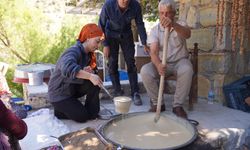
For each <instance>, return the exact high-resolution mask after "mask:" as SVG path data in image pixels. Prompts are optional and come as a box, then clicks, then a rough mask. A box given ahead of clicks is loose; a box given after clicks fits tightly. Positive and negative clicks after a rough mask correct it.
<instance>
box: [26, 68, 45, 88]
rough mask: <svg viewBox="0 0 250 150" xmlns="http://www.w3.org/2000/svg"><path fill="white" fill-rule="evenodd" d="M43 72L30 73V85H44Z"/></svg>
mask: <svg viewBox="0 0 250 150" xmlns="http://www.w3.org/2000/svg"><path fill="white" fill-rule="evenodd" d="M43 75H44V72H43V71H36V72H28V77H29V85H41V84H43Z"/></svg>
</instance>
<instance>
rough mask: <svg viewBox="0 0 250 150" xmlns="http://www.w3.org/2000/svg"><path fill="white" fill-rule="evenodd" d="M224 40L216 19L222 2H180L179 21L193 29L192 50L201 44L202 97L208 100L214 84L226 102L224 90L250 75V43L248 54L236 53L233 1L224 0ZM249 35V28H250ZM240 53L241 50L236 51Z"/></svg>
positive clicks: (221, 99)
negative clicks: (232, 12)
mask: <svg viewBox="0 0 250 150" xmlns="http://www.w3.org/2000/svg"><path fill="white" fill-rule="evenodd" d="M224 1H225V3H224V14H223V29H222V35H223V37H222V41H221V42H220V40H219V39H218V37H217V35H216V20H217V11H218V8H217V6H218V3H219V0H179V12H180V14H179V19H182V20H186V21H187V23H188V25H189V26H190V27H191V28H192V30H191V31H192V35H191V38H190V39H188V40H187V45H188V48H192V47H193V43H195V42H196V43H198V44H199V54H198V96H199V97H201V98H205V97H207V93H208V90H209V89H210V86H211V83H214V88H215V95H216V100H217V101H219V102H221V103H224V101H225V100H224V95H223V91H222V87H223V86H224V85H226V84H229V83H230V82H232V81H234V80H236V79H239V78H240V77H242V76H244V75H247V74H248V75H249V74H250V43H249V40H245V46H244V48H245V53H244V54H243V55H240V54H239V53H238V52H237V53H236V54H234V53H233V52H232V44H231V43H232V42H231V26H230V21H231V19H230V18H231V10H232V8H231V6H232V0H224ZM246 30H247V32H248V35H250V33H249V28H248V27H246ZM236 51H237V50H236Z"/></svg>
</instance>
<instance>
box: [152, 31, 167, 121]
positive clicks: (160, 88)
mask: <svg viewBox="0 0 250 150" xmlns="http://www.w3.org/2000/svg"><path fill="white" fill-rule="evenodd" d="M168 38H169V28H165V32H164V41H163V42H164V43H163V58H162V64H163V65H166V59H167V49H168ZM164 78H165V73H164V74H163V75H161V78H160V87H159V92H158V100H157V108H156V115H155V119H154V121H155V122H157V121H158V120H159V119H160V113H161V101H162V94H163V90H164Z"/></svg>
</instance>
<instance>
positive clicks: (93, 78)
mask: <svg viewBox="0 0 250 150" xmlns="http://www.w3.org/2000/svg"><path fill="white" fill-rule="evenodd" d="M89 80H90V81H91V82H92V83H93V84H94V85H98V86H99V87H101V85H102V80H101V79H100V77H99V76H98V75H96V74H92V73H91V74H90V77H89Z"/></svg>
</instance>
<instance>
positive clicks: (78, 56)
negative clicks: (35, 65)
mask: <svg viewBox="0 0 250 150" xmlns="http://www.w3.org/2000/svg"><path fill="white" fill-rule="evenodd" d="M102 38H103V32H102V30H101V29H100V28H99V27H98V26H97V25H96V24H87V25H85V26H83V28H82V30H81V32H80V34H79V37H78V39H77V42H76V44H75V45H73V46H71V47H70V48H68V49H67V50H65V52H64V53H63V54H62V55H61V57H60V58H59V60H58V61H57V63H56V68H55V71H54V72H53V74H52V76H51V78H50V81H49V91H48V94H49V101H50V103H51V104H52V105H53V107H54V112H55V116H56V117H57V118H59V119H71V120H74V121H76V122H86V121H87V120H91V119H95V118H97V116H98V113H99V110H100V102H99V91H100V87H101V85H102V80H101V79H100V78H99V76H98V75H96V73H97V66H96V58H95V55H94V51H95V50H96V49H98V47H99V45H100V43H101V42H102ZM84 95H86V101H85V104H84V105H83V104H82V103H81V102H80V101H79V100H78V98H80V97H82V96H84Z"/></svg>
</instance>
